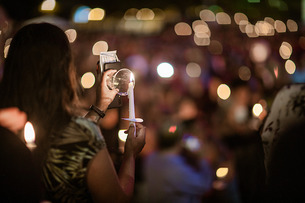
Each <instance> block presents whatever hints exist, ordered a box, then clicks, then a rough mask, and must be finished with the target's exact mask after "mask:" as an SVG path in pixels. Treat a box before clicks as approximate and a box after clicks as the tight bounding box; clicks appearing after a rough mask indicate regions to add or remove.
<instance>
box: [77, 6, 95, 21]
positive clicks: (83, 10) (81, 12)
mask: <svg viewBox="0 0 305 203" xmlns="http://www.w3.org/2000/svg"><path fill="white" fill-rule="evenodd" d="M90 10H91V9H90V8H89V7H88V6H81V7H79V8H77V9H76V11H75V13H74V16H73V21H74V22H75V23H87V22H88V16H89V13H90Z"/></svg>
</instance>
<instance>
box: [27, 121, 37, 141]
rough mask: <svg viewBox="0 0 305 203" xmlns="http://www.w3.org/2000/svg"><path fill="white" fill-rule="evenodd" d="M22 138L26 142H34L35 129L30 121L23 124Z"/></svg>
mask: <svg viewBox="0 0 305 203" xmlns="http://www.w3.org/2000/svg"><path fill="white" fill-rule="evenodd" d="M24 139H25V141H26V142H27V143H33V142H35V130H34V127H33V125H32V123H31V122H29V121H28V122H26V124H25V126H24Z"/></svg>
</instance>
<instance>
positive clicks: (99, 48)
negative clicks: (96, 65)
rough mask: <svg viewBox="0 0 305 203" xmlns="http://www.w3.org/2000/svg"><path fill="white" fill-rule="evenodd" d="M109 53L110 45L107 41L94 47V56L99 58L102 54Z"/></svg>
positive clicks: (99, 42)
mask: <svg viewBox="0 0 305 203" xmlns="http://www.w3.org/2000/svg"><path fill="white" fill-rule="evenodd" d="M106 51H108V43H107V42H105V41H98V42H96V43H95V44H94V45H93V47H92V54H93V55H96V56H99V55H100V53H101V52H106Z"/></svg>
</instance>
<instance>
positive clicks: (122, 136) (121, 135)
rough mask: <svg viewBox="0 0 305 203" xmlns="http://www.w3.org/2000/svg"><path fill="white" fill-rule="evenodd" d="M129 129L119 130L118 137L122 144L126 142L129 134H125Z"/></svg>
mask: <svg viewBox="0 0 305 203" xmlns="http://www.w3.org/2000/svg"><path fill="white" fill-rule="evenodd" d="M126 130H127V129H123V130H119V132H118V137H119V139H120V140H121V141H122V142H126V140H127V136H128V134H127V133H125V131H126Z"/></svg>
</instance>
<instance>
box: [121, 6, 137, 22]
mask: <svg viewBox="0 0 305 203" xmlns="http://www.w3.org/2000/svg"><path fill="white" fill-rule="evenodd" d="M138 11H139V9H136V8H130V9H128V10H127V11H126V12H125V14H124V19H125V20H135V19H136V15H137V12H138Z"/></svg>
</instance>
